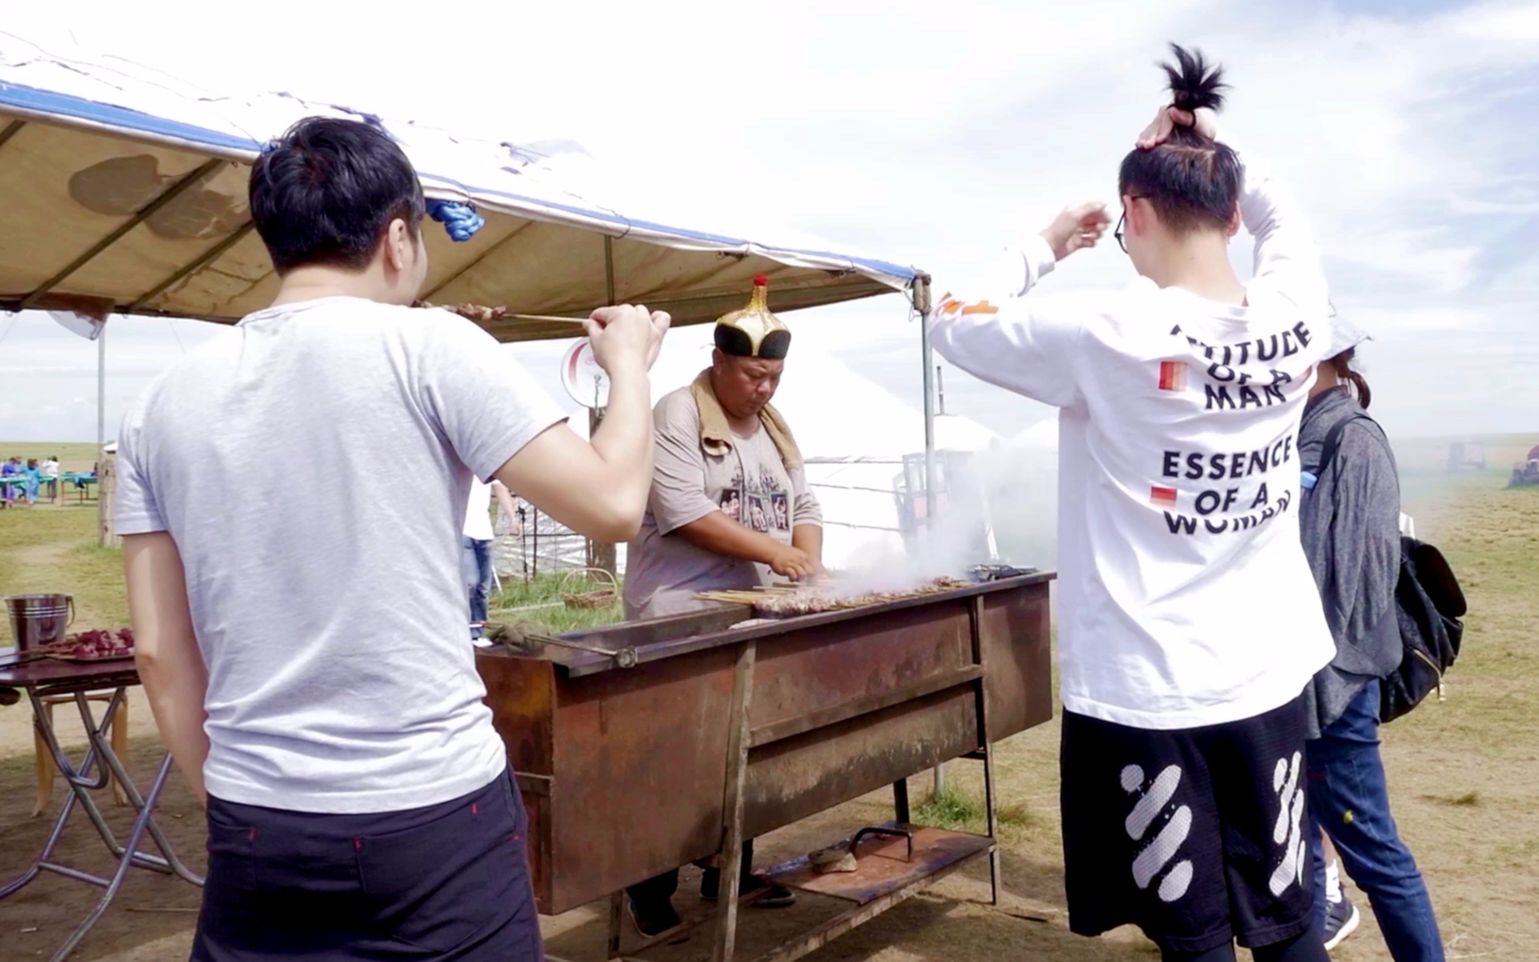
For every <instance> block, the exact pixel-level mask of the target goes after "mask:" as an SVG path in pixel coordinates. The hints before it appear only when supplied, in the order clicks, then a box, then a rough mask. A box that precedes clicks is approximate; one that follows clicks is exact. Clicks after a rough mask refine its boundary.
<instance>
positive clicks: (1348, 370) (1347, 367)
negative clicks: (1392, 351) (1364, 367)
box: [1327, 347, 1373, 411]
mask: <svg viewBox="0 0 1539 962" xmlns="http://www.w3.org/2000/svg"><path fill="white" fill-rule="evenodd" d="M1356 357H1357V348H1355V347H1349V348H1347V349H1346V350H1345V351H1342V352H1341V353H1340V354H1338V355H1336V356H1335V357H1333V358H1331V359H1330V361H1328V362H1327V363H1329V364H1330V366H1331V368H1332V369H1333V370H1335V372H1336V376H1337V377H1338V378H1340V379H1341V380H1342V381H1343V382H1345V383H1347V384H1351V385H1352V393H1353V394H1354V395H1356V397H1357V403H1358V405H1359V406H1361V407H1362V409H1363V410H1365V411H1366V410H1368V405H1369V404H1371V403H1373V391H1372V390H1371V389H1370V388H1369V387H1368V379H1367V378H1365V377H1363V375H1362V372H1360V371H1354V370H1353V369H1352V361H1353V359H1355V358H1356Z"/></svg>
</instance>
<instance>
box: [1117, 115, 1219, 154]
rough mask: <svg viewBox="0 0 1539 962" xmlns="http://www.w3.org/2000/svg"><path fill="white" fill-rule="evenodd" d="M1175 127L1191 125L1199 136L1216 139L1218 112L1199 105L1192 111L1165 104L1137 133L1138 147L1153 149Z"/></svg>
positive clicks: (1162, 141) (1167, 137)
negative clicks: (1141, 130)
mask: <svg viewBox="0 0 1539 962" xmlns="http://www.w3.org/2000/svg"><path fill="white" fill-rule="evenodd" d="M1177 127H1191V128H1193V129H1194V130H1196V131H1197V133H1198V135H1199V136H1202V137H1206V138H1207V139H1208V140H1217V139H1218V114H1216V113H1214V112H1213V110H1212V109H1211V108H1209V107H1199V108H1197V109H1196V110H1195V111H1193V110H1182V109H1181V108H1179V107H1174V106H1171V105H1169V104H1166V105H1165V106H1163V107H1161V108H1160V109H1159V111H1158V112H1157V113H1155V115H1154V119H1153V120H1151V121H1149V126H1147V127H1145V128H1144V130H1143V133H1141V134H1139V135H1138V141H1137V146H1138V149H1139V150H1153V149H1154V148H1156V147H1158V146H1159V145H1160V144H1163V143H1164V142H1165V141H1167V140H1169V139H1170V135H1171V134H1172V133H1174V132H1175V129H1176V128H1177Z"/></svg>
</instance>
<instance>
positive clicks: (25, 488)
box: [0, 458, 37, 506]
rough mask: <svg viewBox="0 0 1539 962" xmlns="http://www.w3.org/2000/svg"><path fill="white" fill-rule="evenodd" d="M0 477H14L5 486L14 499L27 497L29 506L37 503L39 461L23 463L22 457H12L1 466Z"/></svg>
mask: <svg viewBox="0 0 1539 962" xmlns="http://www.w3.org/2000/svg"><path fill="white" fill-rule="evenodd" d="M0 477H9V478H12V479H13V480H12V482H11V483H10V484H7V485H0V487H4V489H5V491H6V493H7V495H9V497H10V499H11V500H12V501H19V500H23V499H25V500H26V502H27V504H28V506H31V505H35V504H37V461H35V460H33V461H30V462H29V463H27V464H22V461H21V458H11V459H10V460H9V461H7V462H5V465H4V467H0Z"/></svg>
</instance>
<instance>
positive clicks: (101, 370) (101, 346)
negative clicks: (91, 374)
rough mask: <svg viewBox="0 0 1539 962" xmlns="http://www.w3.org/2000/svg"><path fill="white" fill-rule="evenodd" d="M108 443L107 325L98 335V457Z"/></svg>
mask: <svg viewBox="0 0 1539 962" xmlns="http://www.w3.org/2000/svg"><path fill="white" fill-rule="evenodd" d="M106 443H107V325H106V323H105V322H103V323H102V326H101V330H100V331H98V332H97V334H96V457H97V460H98V461H99V460H100V459H101V456H102V448H103V447H104V446H105V445H106Z"/></svg>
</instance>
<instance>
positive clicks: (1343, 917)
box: [1299, 317, 1444, 962]
mask: <svg viewBox="0 0 1539 962" xmlns="http://www.w3.org/2000/svg"><path fill="white" fill-rule="evenodd" d="M1366 339H1367V337H1366V335H1364V334H1363V333H1362V332H1361V331H1359V330H1357V329H1356V328H1355V327H1353V326H1352V325H1351V324H1350V323H1347V322H1344V321H1343V320H1342V319H1341V318H1339V317H1338V318H1336V326H1335V329H1334V332H1333V343H1332V345H1331V347H1330V349H1329V351H1328V352H1327V356H1328V357H1329V360H1327V361H1324V362H1322V363H1321V364H1320V368H1319V375H1318V378H1317V380H1316V382H1315V387H1314V389H1313V390H1312V391H1311V393H1310V398H1309V401H1308V403H1307V405H1306V406H1305V408H1304V417H1303V423H1302V425H1301V427H1300V429H1299V455H1300V461H1301V463H1302V464H1303V465H1304V477H1303V490H1304V495H1303V499H1302V502H1301V507H1300V514H1299V535H1300V537H1301V538H1302V540H1303V544H1304V553H1305V555H1307V556H1308V558H1309V565H1310V568H1311V569H1312V570H1313V572H1314V576H1315V581H1316V583H1317V584H1318V585H1319V587H1320V599H1321V602H1322V603H1323V605H1324V608H1325V619H1326V622H1327V623H1328V624H1329V625H1330V628H1331V633H1332V635H1333V636H1334V637H1335V640H1336V657H1335V659H1333V660H1332V661H1331V663H1330V664H1329V665H1327V666H1326V667H1325V668H1322V669H1321V670H1320V672H1319V674H1317V675H1316V676H1315V678H1314V681H1313V682H1312V683H1311V684H1310V686H1309V687H1308V688H1307V689H1306V690H1305V700H1306V704H1307V705H1308V708H1309V722H1308V725H1309V739H1310V740H1309V741H1308V742H1307V743H1306V751H1305V756H1306V766H1307V770H1308V776H1309V778H1308V786H1309V789H1308V790H1309V810H1310V815H1311V818H1312V820H1313V821H1314V822H1315V823H1316V825H1317V826H1318V829H1323V830H1324V833H1325V836H1326V837H1328V838H1329V839H1330V841H1331V842H1332V843H1334V845H1335V848H1336V851H1337V853H1338V855H1339V856H1340V859H1341V863H1342V865H1343V866H1344V867H1345V869H1346V871H1347V875H1348V876H1349V877H1351V879H1352V880H1353V881H1354V882H1355V883H1357V886H1358V887H1359V888H1360V889H1362V890H1363V892H1365V893H1366V894H1367V896H1368V901H1369V902H1370V903H1371V904H1372V905H1373V910H1374V915H1375V916H1376V917H1377V919H1378V922H1379V928H1380V929H1381V930H1382V931H1383V934H1384V941H1385V943H1386V944H1387V945H1388V947H1389V952H1390V955H1391V957H1393V958H1394V960H1395V962H1442V959H1443V957H1444V956H1443V941H1442V937H1441V935H1440V934H1439V932H1438V926H1437V919H1436V918H1435V917H1434V915H1433V912H1432V900H1431V898H1430V897H1429V896H1428V894H1427V886H1426V883H1425V882H1424V881H1423V880H1422V876H1421V871H1420V870H1419V869H1418V868H1417V867H1416V860H1415V858H1413V857H1412V855H1411V851H1410V849H1409V848H1408V847H1407V846H1406V844H1405V842H1403V841H1402V840H1401V839H1400V834H1399V831H1398V830H1397V829H1396V827H1395V820H1394V818H1393V817H1392V816H1391V815H1390V810H1389V790H1388V786H1387V784H1386V782H1385V777H1384V763H1383V759H1382V758H1381V757H1380V754H1379V698H1380V688H1379V679H1380V678H1381V677H1383V676H1384V675H1386V674H1388V673H1389V672H1391V671H1393V670H1394V669H1395V668H1396V667H1397V666H1398V665H1399V664H1400V659H1401V656H1402V654H1403V648H1402V645H1401V640H1400V627H1399V622H1398V620H1397V618H1396V614H1395V611H1396V609H1395V585H1396V583H1397V581H1398V579H1399V575H1400V482H1399V478H1398V475H1397V472H1396V469H1395V458H1394V454H1393V453H1392V452H1391V451H1390V447H1389V441H1388V439H1387V438H1386V437H1385V436H1384V432H1383V430H1382V429H1381V428H1380V427H1379V425H1378V423H1377V422H1376V421H1374V420H1373V419H1372V418H1370V417H1368V415H1367V414H1366V413H1365V409H1366V408H1367V407H1368V405H1369V403H1370V401H1371V399H1372V392H1371V391H1370V390H1369V387H1368V382H1367V380H1366V379H1365V378H1364V377H1363V375H1362V373H1361V372H1360V371H1357V370H1355V369H1354V368H1353V362H1354V359H1355V357H1356V353H1357V347H1358V345H1359V344H1361V343H1362V342H1363V341H1364V340H1366ZM1342 422H1349V423H1347V424H1345V426H1344V427H1342V429H1341V432H1340V440H1339V445H1338V447H1337V448H1336V452H1335V455H1334V456H1333V457H1331V458H1330V460H1329V462H1328V463H1326V464H1324V465H1322V464H1321V463H1320V462H1321V459H1322V456H1323V449H1324V447H1325V442H1326V438H1327V436H1328V435H1329V434H1330V433H1331V430H1332V429H1333V428H1335V427H1336V426H1337V425H1338V424H1341V423H1342ZM1318 829H1317V830H1316V831H1313V832H1311V837H1312V848H1313V850H1314V865H1315V893H1316V900H1317V902H1318V903H1319V909H1320V912H1321V917H1322V919H1323V921H1324V924H1323V929H1322V930H1323V931H1324V932H1325V935H1326V947H1327V948H1328V949H1329V948H1334V947H1335V945H1337V944H1339V943H1340V941H1341V940H1342V939H1344V938H1345V937H1346V936H1347V935H1348V934H1350V933H1351V931H1352V930H1353V929H1355V928H1356V927H1357V923H1358V920H1359V918H1360V916H1359V913H1358V910H1357V908H1356V907H1354V906H1353V905H1352V904H1351V903H1350V902H1349V901H1347V900H1346V899H1345V898H1344V897H1342V896H1341V894H1340V887H1339V885H1336V886H1333V887H1331V888H1330V889H1329V890H1328V888H1327V886H1326V884H1325V875H1326V865H1325V859H1324V855H1323V852H1322V842H1321V836H1320V831H1319V830H1318Z"/></svg>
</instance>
